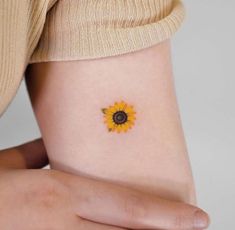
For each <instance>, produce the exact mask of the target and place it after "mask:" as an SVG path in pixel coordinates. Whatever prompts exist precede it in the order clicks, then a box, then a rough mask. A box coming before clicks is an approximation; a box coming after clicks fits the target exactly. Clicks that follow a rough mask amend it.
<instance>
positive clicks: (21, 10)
mask: <svg viewBox="0 0 235 230" xmlns="http://www.w3.org/2000/svg"><path fill="white" fill-rule="evenodd" d="M184 15H185V10H184V7H183V4H182V2H181V1H180V0H1V1H0V116H1V115H2V114H3V113H4V112H5V111H6V109H7V108H8V106H9V105H10V103H11V102H12V100H13V98H14V97H15V95H16V92H17V90H18V89H19V86H20V84H21V82H22V80H23V78H24V72H25V70H26V68H27V66H28V65H29V64H33V63H37V62H44V61H63V60H84V59H92V58H101V57H108V56H112V55H121V54H124V53H128V52H133V51H137V50H140V49H144V48H147V47H150V46H152V45H156V44H158V43H160V42H162V41H164V40H166V39H168V38H170V37H171V36H172V35H173V34H174V33H175V32H176V30H177V29H178V28H179V26H180V25H181V23H182V21H183V19H184Z"/></svg>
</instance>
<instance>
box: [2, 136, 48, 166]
mask: <svg viewBox="0 0 235 230" xmlns="http://www.w3.org/2000/svg"><path fill="white" fill-rule="evenodd" d="M47 164H48V158H47V153H46V149H45V146H44V143H43V141H42V139H36V140H33V141H30V142H27V143H25V144H22V145H18V146H15V147H11V148H8V149H4V150H1V151H0V167H2V168H11V169H25V168H30V169H36V168H42V167H44V166H46V165H47Z"/></svg>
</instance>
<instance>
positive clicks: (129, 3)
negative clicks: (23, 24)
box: [30, 0, 185, 63]
mask: <svg viewBox="0 0 235 230" xmlns="http://www.w3.org/2000/svg"><path fill="white" fill-rule="evenodd" d="M184 14H185V12H184V7H183V4H182V2H181V1H180V0H79V1H78V0H59V1H58V2H57V3H56V4H55V6H54V7H53V8H52V9H51V10H50V11H49V13H48V14H47V19H46V23H45V26H44V30H43V33H42V36H41V38H40V41H39V43H38V45H37V47H36V49H35V51H34V53H33V55H32V57H31V59H30V63H34V62H43V61H60V60H82V59H91V58H99V57H106V56H111V55H118V54H123V53H127V52H132V51H136V50H140V49H143V48H146V47H150V46H152V45H155V44H157V43H159V42H161V41H163V40H165V39H168V38H170V37H171V36H172V34H174V33H175V31H176V30H177V29H178V28H179V26H180V24H181V22H182V21H183V19H184Z"/></svg>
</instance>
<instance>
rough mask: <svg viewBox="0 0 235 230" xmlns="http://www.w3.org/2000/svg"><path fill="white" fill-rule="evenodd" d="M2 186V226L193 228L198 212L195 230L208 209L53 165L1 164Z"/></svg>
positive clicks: (24, 228)
mask: <svg viewBox="0 0 235 230" xmlns="http://www.w3.org/2000/svg"><path fill="white" fill-rule="evenodd" d="M11 150H12V149H11ZM4 151H5V152H4V153H5V154H6V150H4ZM0 156H1V153H0ZM5 156H6V155H5ZM15 166H16V165H15ZM0 188H1V189H0V226H1V229H4V230H14V229H19V230H21V229H22V230H31V229H37V228H38V229H50V230H53V229H56V230H57V229H66V228H67V229H71V230H73V229H79V230H83V229H86V230H91V229H92V230H94V229H96V230H99V229H100V230H106V229H107V230H115V229H123V228H130V229H174V230H176V229H181V230H183V229H195V226H194V223H195V217H196V216H197V217H200V215H201V218H200V220H201V222H200V221H199V220H196V223H198V224H199V223H201V228H200V227H199V226H198V228H197V229H204V228H206V227H207V225H208V222H209V220H208V216H207V214H205V213H204V212H202V211H201V210H200V209H198V208H196V207H193V206H191V205H187V204H183V203H179V202H172V201H168V200H164V199H160V198H158V197H155V196H152V195H148V194H144V193H141V192H138V191H135V190H132V189H128V188H125V187H121V186H118V185H114V184H111V183H107V182H102V181H97V180H93V179H88V178H85V177H80V176H75V175H71V174H67V173H63V172H59V171H55V170H16V169H6V168H5V169H2V170H1V171H0ZM195 214H196V216H195ZM203 223H204V224H203ZM111 225H113V226H111ZM114 225H115V226H119V227H120V228H119V227H114Z"/></svg>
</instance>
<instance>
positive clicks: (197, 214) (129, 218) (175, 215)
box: [69, 176, 209, 230]
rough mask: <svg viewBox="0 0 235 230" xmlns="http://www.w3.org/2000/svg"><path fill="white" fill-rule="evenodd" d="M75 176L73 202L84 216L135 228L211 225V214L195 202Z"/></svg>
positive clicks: (189, 227)
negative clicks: (177, 200)
mask: <svg viewBox="0 0 235 230" xmlns="http://www.w3.org/2000/svg"><path fill="white" fill-rule="evenodd" d="M72 178H73V179H71V178H70V180H69V181H70V185H71V189H72V194H76V195H75V196H74V197H73V198H72V199H73V204H74V207H75V211H76V213H77V214H78V216H80V217H82V218H86V219H89V220H92V221H95V222H99V223H104V224H110V225H116V226H120V227H125V228H131V229H174V230H179V229H180V230H183V229H195V228H196V229H204V228H206V227H208V225H209V217H208V215H207V214H206V213H205V212H204V211H202V210H201V209H199V208H197V207H194V206H192V205H189V204H184V203H181V202H176V201H169V200H165V199H161V198H158V197H155V196H153V195H149V194H145V193H141V192H138V191H135V190H132V189H128V188H125V187H122V186H118V185H114V184H110V183H106V182H101V181H97V180H93V179H86V178H83V177H79V178H78V177H76V176H75V177H73V176H72ZM74 192H75V193H74ZM72 196H73V195H72ZM74 198H75V199H74Z"/></svg>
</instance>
